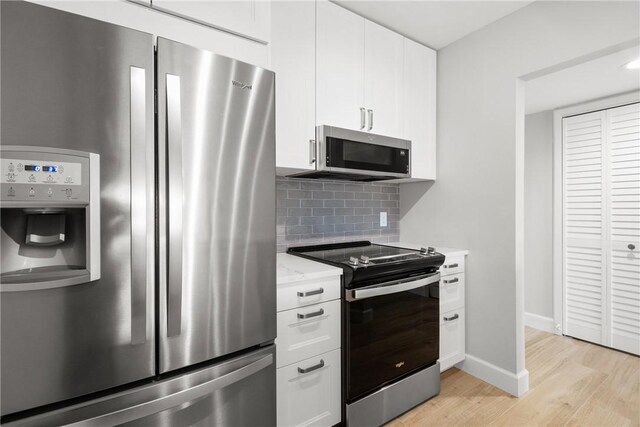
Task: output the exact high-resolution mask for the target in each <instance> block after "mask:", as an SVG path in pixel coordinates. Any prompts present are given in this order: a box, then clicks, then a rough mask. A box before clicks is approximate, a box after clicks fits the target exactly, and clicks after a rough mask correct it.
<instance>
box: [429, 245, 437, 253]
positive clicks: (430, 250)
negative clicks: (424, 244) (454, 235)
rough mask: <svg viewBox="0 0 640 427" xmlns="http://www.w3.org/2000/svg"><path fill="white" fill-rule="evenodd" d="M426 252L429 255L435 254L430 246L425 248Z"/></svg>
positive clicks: (434, 250) (434, 249)
mask: <svg viewBox="0 0 640 427" xmlns="http://www.w3.org/2000/svg"><path fill="white" fill-rule="evenodd" d="M427 252H428V253H430V254H435V253H436V248H432V247H431V246H429V247H428V248H427Z"/></svg>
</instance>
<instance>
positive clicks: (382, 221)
mask: <svg viewBox="0 0 640 427" xmlns="http://www.w3.org/2000/svg"><path fill="white" fill-rule="evenodd" d="M386 226H387V213H386V212H380V227H386Z"/></svg>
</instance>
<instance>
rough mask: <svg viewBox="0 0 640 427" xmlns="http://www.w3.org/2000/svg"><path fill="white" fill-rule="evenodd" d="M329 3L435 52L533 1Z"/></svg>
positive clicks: (350, 0) (341, 0) (336, 0)
mask: <svg viewBox="0 0 640 427" xmlns="http://www.w3.org/2000/svg"><path fill="white" fill-rule="evenodd" d="M332 1H333V2H334V3H336V4H338V5H340V6H343V7H345V8H346V9H349V10H351V11H353V12H355V13H357V14H358V15H362V16H364V17H365V18H367V19H369V20H371V21H374V22H377V23H378V24H380V25H382V26H385V27H387V28H389V29H391V30H393V31H395V32H398V33H400V34H402V35H404V36H406V37H408V38H410V39H413V40H415V41H417V42H419V43H422V44H424V45H426V46H429V47H431V48H433V49H436V50H437V49H441V48H443V47H445V46H446V45H448V44H450V43H453V42H454V41H456V40H458V39H460V38H462V37H464V36H466V35H467V34H470V33H472V32H474V31H476V30H479V29H480V28H482V27H484V26H486V25H489V24H491V23H492V22H495V21H497V20H498V19H500V18H502V17H504V16H506V15H509V14H510V13H513V12H515V11H516V10H518V9H520V8H523V7H525V6H526V5H528V4H529V3H532V0H515V1H514V0H505V1H502V0H501V1H486V0H475V1H474V0H466V1H458V0H455V1H453V0H448V1H431V0H410V1H405V0H397V1H396V0H373V1H371V0H332Z"/></svg>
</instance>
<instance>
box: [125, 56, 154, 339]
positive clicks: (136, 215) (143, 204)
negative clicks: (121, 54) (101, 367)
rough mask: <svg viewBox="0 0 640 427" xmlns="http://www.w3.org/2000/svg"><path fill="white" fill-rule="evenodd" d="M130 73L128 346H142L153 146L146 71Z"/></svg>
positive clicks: (149, 282)
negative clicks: (148, 120)
mask: <svg viewBox="0 0 640 427" xmlns="http://www.w3.org/2000/svg"><path fill="white" fill-rule="evenodd" d="M130 70H131V80H130V82H131V88H130V120H131V124H130V126H131V130H130V132H131V164H130V168H131V170H130V173H131V344H144V343H145V342H146V340H147V291H148V289H151V288H152V287H153V281H154V277H153V257H154V241H153V236H154V232H153V221H154V206H153V205H154V200H153V198H154V188H153V185H154V170H153V167H154V166H153V163H154V158H153V156H154V153H153V144H147V126H146V120H147V118H146V117H147V106H146V98H147V95H146V70H145V69H144V68H139V67H131V69H130ZM142 260H144V262H140V261H142Z"/></svg>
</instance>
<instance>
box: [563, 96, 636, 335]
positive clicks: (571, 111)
mask: <svg viewBox="0 0 640 427" xmlns="http://www.w3.org/2000/svg"><path fill="white" fill-rule="evenodd" d="M636 102H640V91H631V92H625V93H622V94H618V95H613V96H609V97H606V98H600V99H596V100H594V101H589V102H585V103H581V104H576V105H571V106H568V107H563V108H559V109H556V110H553V224H552V236H553V237H552V239H553V242H552V243H553V250H552V254H553V255H552V256H553V262H552V266H553V267H552V268H553V275H552V277H553V279H552V281H553V322H554V325H555V333H556V335H564V329H565V327H564V309H565V304H564V280H563V271H564V260H563V256H562V254H563V248H564V238H563V236H564V226H563V224H564V217H563V208H562V207H563V203H562V202H563V198H564V194H563V191H562V188H563V185H562V184H563V180H562V176H563V156H562V151H563V150H562V143H563V141H562V120H563V119H564V118H565V117H570V116H575V115H579V114H586V113H592V112H595V111H600V110H607V109H610V108H615V107H621V106H623V105H627V104H633V103H636Z"/></svg>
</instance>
